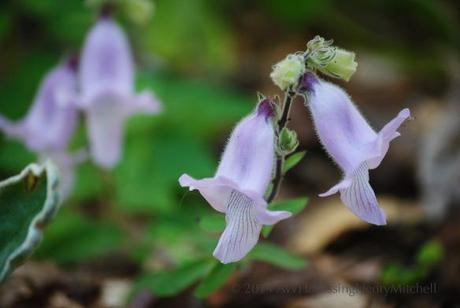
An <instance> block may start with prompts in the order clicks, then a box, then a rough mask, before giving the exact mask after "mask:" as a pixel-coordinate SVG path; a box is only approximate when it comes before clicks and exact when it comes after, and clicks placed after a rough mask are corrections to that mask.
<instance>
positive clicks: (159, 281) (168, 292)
mask: <svg viewBox="0 0 460 308" xmlns="http://www.w3.org/2000/svg"><path fill="white" fill-rule="evenodd" d="M213 265H214V260H211V259H206V260H200V261H195V262H192V263H188V264H184V265H182V266H179V267H178V268H176V269H174V270H171V271H164V272H156V273H150V274H144V275H143V276H141V277H140V278H139V279H138V280H137V281H136V282H135V283H134V293H137V292H140V291H142V290H145V289H148V290H150V291H151V292H152V293H153V294H154V295H155V296H159V297H166V296H172V295H175V294H178V293H179V292H181V291H183V290H185V289H186V288H188V287H190V286H191V285H192V284H193V283H195V282H196V281H198V280H199V279H200V278H202V277H203V276H205V275H206V274H207V273H209V271H210V270H211V269H212V267H213Z"/></svg>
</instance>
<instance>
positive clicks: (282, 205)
mask: <svg viewBox="0 0 460 308" xmlns="http://www.w3.org/2000/svg"><path fill="white" fill-rule="evenodd" d="M307 204H308V198H307V197H305V198H297V199H291V200H283V201H279V202H274V203H272V204H271V205H270V206H269V208H270V210H272V211H288V212H290V213H292V215H296V214H298V213H300V212H301V211H302V210H303V209H304V208H305V207H306V206H307ZM272 229H273V226H270V225H266V226H264V227H263V228H262V235H263V236H264V237H267V236H268V235H269V234H270V232H271V230H272Z"/></svg>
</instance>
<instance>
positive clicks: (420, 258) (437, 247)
mask: <svg viewBox="0 0 460 308" xmlns="http://www.w3.org/2000/svg"><path fill="white" fill-rule="evenodd" d="M443 255H444V251H443V247H442V245H441V243H440V242H438V241H429V242H427V243H425V244H424V245H423V246H422V247H421V248H420V250H419V251H418V253H417V262H418V264H419V265H422V266H432V265H434V264H437V263H439V262H440V261H441V260H442V258H443Z"/></svg>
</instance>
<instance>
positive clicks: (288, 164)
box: [283, 151, 307, 173]
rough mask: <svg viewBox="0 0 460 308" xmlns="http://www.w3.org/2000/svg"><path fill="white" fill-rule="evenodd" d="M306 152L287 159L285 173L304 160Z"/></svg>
mask: <svg viewBox="0 0 460 308" xmlns="http://www.w3.org/2000/svg"><path fill="white" fill-rule="evenodd" d="M306 153H307V152H306V151H301V152H296V153H294V154H292V155H290V156H288V157H287V158H286V160H285V161H284V165H283V173H286V172H288V171H289V170H290V169H291V168H293V167H294V166H295V165H297V164H298V163H299V162H300V161H301V160H302V158H304V156H305V154H306Z"/></svg>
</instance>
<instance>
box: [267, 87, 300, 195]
mask: <svg viewBox="0 0 460 308" xmlns="http://www.w3.org/2000/svg"><path fill="white" fill-rule="evenodd" d="M294 96H295V92H293V91H287V92H286V93H285V95H284V102H283V112H282V114H281V118H280V119H279V121H278V122H277V126H278V127H277V130H276V131H277V138H278V137H279V133H280V132H281V130H282V129H283V128H284V127H285V126H286V125H287V123H288V122H289V113H290V111H291V105H292V101H293V99H294ZM284 158H285V157H284V155H282V154H280V153H277V154H276V166H275V175H274V176H273V179H272V190H271V191H270V194H269V195H268V197H267V203H270V202H272V201H273V199H275V197H276V195H277V194H278V191H279V188H280V186H281V182H282V180H283V165H284Z"/></svg>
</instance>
